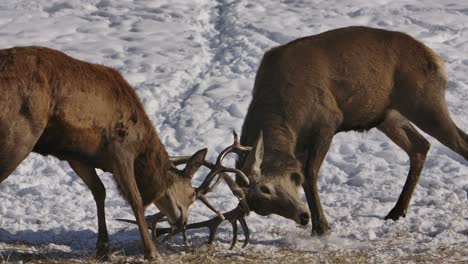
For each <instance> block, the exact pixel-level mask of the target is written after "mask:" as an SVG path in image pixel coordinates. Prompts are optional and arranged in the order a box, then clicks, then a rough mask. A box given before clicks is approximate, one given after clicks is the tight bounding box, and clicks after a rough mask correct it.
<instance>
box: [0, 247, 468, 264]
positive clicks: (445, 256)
mask: <svg viewBox="0 0 468 264" xmlns="http://www.w3.org/2000/svg"><path fill="white" fill-rule="evenodd" d="M124 248H125V250H123V249H121V250H117V251H113V252H112V256H111V260H112V261H111V262H98V261H97V260H96V259H94V258H93V255H92V254H93V252H91V251H90V252H84V253H83V252H81V253H73V252H62V251H57V250H51V249H50V246H47V247H41V246H34V247H33V249H31V246H30V245H26V244H21V243H18V244H14V245H8V246H7V247H3V246H2V248H0V254H1V259H0V263H2V264H3V263H23V264H24V263H39V264H42V263H53V264H65V263H67V264H68V263H71V264H73V263H129V264H136V263H171V264H172V263H174V264H177V263H189V264H192V263H193V264H194V263H197V264H198V263H222V264H231V263H242V264H250V263H252V264H253V263H255V264H257V263H266V264H276V263H278V264H279V263H281V264H283V263H337V264H340V263H468V249H467V247H466V245H450V246H441V247H438V248H434V249H430V250H427V251H425V252H423V253H418V254H395V250H401V249H394V248H393V249H392V248H391V247H381V245H379V246H378V247H372V248H366V249H354V250H349V249H347V250H328V251H324V252H310V251H301V250H295V249H291V248H287V247H281V246H279V247H272V246H269V247H265V248H264V249H263V250H262V249H256V250H249V248H248V247H247V248H246V249H243V250H240V249H238V250H233V251H229V250H227V249H226V246H225V245H221V244H215V245H213V246H200V247H180V246H179V247H170V246H169V247H164V248H162V249H161V251H162V252H163V256H162V259H161V261H160V262H157V261H153V262H148V261H144V260H143V259H142V254H141V252H140V250H141V247H140V245H139V243H134V242H130V243H129V244H127V245H125V246H124ZM399 255H401V256H399Z"/></svg>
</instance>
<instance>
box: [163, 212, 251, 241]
mask: <svg viewBox="0 0 468 264" xmlns="http://www.w3.org/2000/svg"><path fill="white" fill-rule="evenodd" d="M245 216H246V213H245V210H244V209H243V208H242V206H241V205H240V204H239V205H238V206H237V207H236V208H234V209H233V210H231V211H229V212H227V213H225V214H224V217H225V219H226V220H228V221H229V222H230V223H231V224H232V227H233V241H232V242H231V245H230V249H232V248H233V247H234V246H235V245H236V242H237V237H238V234H237V233H238V227H237V221H239V223H240V224H241V227H242V230H243V231H244V236H245V240H244V244H243V246H242V247H245V246H246V245H247V244H248V243H249V239H250V232H249V228H248V226H247V223H246V222H245V219H244V217H245ZM222 222H223V220H222V219H221V218H220V217H219V216H216V217H214V218H211V219H209V220H206V221H203V222H199V223H193V224H189V225H187V227H186V229H185V230H190V229H198V228H203V227H207V228H208V229H209V230H210V234H209V237H208V241H207V244H212V243H213V241H214V239H215V236H216V232H217V230H218V227H219V225H220V224H221V223H222ZM180 232H184V230H181V229H176V230H174V229H171V228H158V229H157V230H156V234H157V236H158V237H159V236H162V235H164V234H168V233H169V235H167V236H166V237H165V238H164V239H163V240H166V239H167V238H168V237H169V236H170V234H171V233H172V235H175V234H177V233H180Z"/></svg>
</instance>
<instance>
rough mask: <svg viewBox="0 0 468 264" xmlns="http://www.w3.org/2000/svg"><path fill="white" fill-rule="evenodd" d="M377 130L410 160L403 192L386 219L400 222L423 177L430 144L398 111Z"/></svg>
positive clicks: (390, 113)
mask: <svg viewBox="0 0 468 264" xmlns="http://www.w3.org/2000/svg"><path fill="white" fill-rule="evenodd" d="M377 128H378V129H379V130H380V131H382V132H383V133H385V135H387V136H388V137H389V138H390V139H391V140H392V141H393V142H394V143H395V144H397V145H398V146H399V147H401V148H402V149H403V150H404V151H405V152H406V154H408V156H409V159H410V170H409V172H408V177H407V178H406V182H405V185H404V187H403V191H402V192H401V194H400V197H399V198H398V202H397V203H396V205H395V207H393V209H392V210H391V211H390V212H389V213H388V215H387V216H386V217H385V219H392V220H398V218H400V217H405V216H406V210H407V209H408V205H409V203H410V200H411V196H412V195H413V192H414V189H415V187H416V184H417V182H418V179H419V176H420V175H421V171H422V169H423V166H424V162H425V161H426V155H427V152H428V151H429V147H430V144H429V142H428V141H427V140H426V139H425V138H424V137H423V136H422V135H421V134H420V133H419V132H418V131H417V130H416V129H415V128H414V127H413V125H411V123H410V122H409V121H408V120H407V119H406V118H404V117H403V116H401V115H400V113H398V112H396V111H391V112H389V114H387V116H386V118H385V120H384V122H383V123H382V124H380V125H379V126H378V127H377Z"/></svg>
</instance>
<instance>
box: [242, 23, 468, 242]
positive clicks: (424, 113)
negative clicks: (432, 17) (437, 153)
mask: <svg viewBox="0 0 468 264" xmlns="http://www.w3.org/2000/svg"><path fill="white" fill-rule="evenodd" d="M446 82H447V75H446V71H445V67H444V63H443V61H442V59H441V58H440V57H439V56H438V55H437V54H436V53H435V52H434V51H433V50H432V49H430V48H429V47H427V46H426V45H424V44H423V43H421V42H419V41H417V40H416V39H414V38H413V37H411V36H409V35H407V34H405V33H402V32H395V31H388V30H384V29H376V28H369V27H356V26H353V27H346V28H339V29H334V30H330V31H327V32H323V33H321V34H318V35H313V36H308V37H303V38H299V39H296V40H294V41H291V42H289V43H287V44H284V45H282V46H278V47H275V48H272V49H271V50H269V51H267V52H266V53H265V54H264V56H263V58H262V60H261V63H260V66H259V68H258V71H257V74H256V77H255V82H254V88H253V92H252V101H251V103H250V106H249V108H248V111H247V115H246V117H245V120H244V124H243V126H242V134H241V139H240V143H241V144H242V145H245V146H252V147H253V149H252V151H250V152H248V153H244V155H242V156H241V157H240V158H239V159H238V161H237V167H238V168H240V169H241V170H242V171H243V172H244V173H245V174H246V175H247V176H248V177H249V180H250V184H249V185H248V186H247V185H245V184H244V185H243V184H242V183H241V182H239V185H240V186H241V187H242V188H244V189H245V191H246V193H247V194H246V197H247V202H248V205H249V207H250V210H252V211H254V212H256V213H257V214H260V215H268V214H278V215H280V216H283V217H286V218H289V219H292V220H295V221H296V222H299V223H300V224H303V225H305V224H307V222H308V220H309V215H308V214H307V213H305V209H304V203H303V202H302V201H301V199H300V198H301V197H300V195H299V192H298V190H299V188H300V187H302V188H303V190H304V193H305V196H306V199H307V204H308V207H309V211H310V214H311V222H312V232H311V234H312V235H324V234H327V233H329V232H330V227H329V224H328V222H327V219H326V217H325V214H324V213H323V209H322V206H321V203H320V198H319V189H318V187H317V179H318V176H319V169H320V167H321V164H322V163H323V161H324V159H325V156H326V154H327V152H328V150H329V147H330V145H331V142H332V139H333V137H334V135H335V134H337V133H340V132H347V131H358V132H363V131H367V130H370V129H372V128H377V129H378V130H380V131H381V132H383V133H384V134H385V135H386V136H387V137H388V138H389V139H390V140H391V141H393V142H394V143H395V144H396V145H397V146H399V147H400V148H401V149H403V150H404V151H405V153H406V154H407V155H408V157H409V161H410V168H409V172H408V175H407V179H406V182H405V184H404V187H403V190H402V192H401V194H400V196H399V198H398V200H397V202H396V204H395V206H394V207H393V209H391V210H390V212H389V213H388V214H387V215H386V216H385V219H392V220H395V221H396V220H398V219H400V218H401V217H405V216H406V212H407V209H408V206H409V203H410V199H411V196H412V194H413V192H414V190H415V187H416V185H417V182H418V179H419V177H420V174H421V171H422V169H423V166H424V162H425V160H426V156H427V153H428V151H429V148H430V143H429V142H428V141H427V140H426V139H425V137H424V136H422V135H421V133H420V132H418V130H417V129H416V128H415V126H416V127H418V128H419V129H421V130H422V131H424V132H425V133H427V134H428V135H430V136H432V137H434V138H435V139H437V140H438V141H439V142H440V143H442V144H443V145H445V146H447V147H448V148H450V149H451V150H453V151H454V152H456V153H458V154H459V155H461V156H462V157H463V158H464V159H465V160H468V136H467V134H466V133H465V132H463V131H462V129H460V128H459V127H457V126H456V124H455V123H454V121H453V120H452V119H451V117H450V114H449V110H448V107H447V103H446V101H445V87H446Z"/></svg>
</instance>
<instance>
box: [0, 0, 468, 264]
mask: <svg viewBox="0 0 468 264" xmlns="http://www.w3.org/2000/svg"><path fill="white" fill-rule="evenodd" d="M349 25H369V26H374V27H380V28H387V29H391V30H398V31H403V32H406V33H409V34H411V35H412V36H414V37H416V38H417V39H419V40H421V41H422V42H424V43H425V44H427V45H428V46H430V47H432V48H433V49H434V50H435V51H436V52H437V53H438V54H440V55H441V56H442V58H443V59H444V61H445V62H446V64H447V71H448V78H449V83H448V87H447V101H448V104H449V108H450V112H451V114H452V117H453V119H454V120H455V121H456V123H457V124H458V126H459V127H461V128H462V129H463V130H464V131H468V114H467V109H468V2H467V1H464V0H450V1H439V0H427V1H423V0H378V1H371V0H355V1H339V0H327V1H319V0H310V1H307V0H302V1H301V0H283V1H274V0H270V1H268V0H256V1H253V0H252V1H246V0H237V1H232V0H218V1H215V0H194V1H187V0H160V1H144V0H122V1H111V0H81V1H79V0H70V1H56V0H53V1H49V0H16V1H11V0H1V1H0V48H8V47H12V46H21V45H42V46H48V47H52V48H56V49H59V50H62V51H64V52H66V53H68V54H70V55H72V56H74V57H76V58H80V59H83V60H87V61H91V62H96V63H102V64H106V65H109V66H113V67H115V68H116V69H118V70H119V71H120V72H122V74H123V75H124V76H125V77H126V79H127V80H129V82H130V83H131V84H132V85H133V86H134V88H135V90H136V91H137V93H138V95H139V96H140V98H141V100H142V101H143V103H144V106H145V108H146V110H147V113H148V115H149V116H150V117H151V119H152V120H153V121H154V124H155V125H156V127H157V130H158V131H159V134H160V137H161V139H162V141H163V143H164V144H165V146H166V147H167V149H168V151H169V153H171V154H191V153H193V152H194V151H196V150H197V149H200V148H203V147H209V157H210V159H213V158H214V157H215V155H216V154H217V153H218V152H219V151H220V150H221V149H222V148H223V147H224V146H226V145H227V144H230V142H231V140H232V139H231V132H230V131H231V130H232V129H235V130H237V131H240V129H241V125H242V122H243V117H244V116H245V114H246V111H247V106H248V104H249V101H250V98H251V96H250V93H251V89H252V84H253V80H254V77H255V72H256V69H257V67H258V64H259V62H260V59H261V57H262V54H263V53H264V52H265V51H266V50H268V49H269V48H271V47H274V46H277V45H280V44H284V43H286V42H288V41H290V40H293V39H295V38H298V37H301V36H306V35H312V34H316V33H319V32H323V31H325V30H329V29H333V28H337V27H344V26H349ZM428 138H429V140H430V141H431V143H432V147H431V150H430V153H429V156H428V159H427V162H426V166H425V169H424V171H423V174H422V176H421V179H420V181H419V185H418V186H417V189H416V191H415V193H414V195H413V199H412V202H411V205H410V209H409V211H408V214H407V216H406V218H405V219H402V220H401V221H398V222H393V221H390V220H389V221H385V220H383V217H384V216H385V215H386V213H387V212H388V211H389V210H390V209H391V208H392V207H393V205H394V204H395V202H396V199H397V197H398V195H399V194H400V191H401V189H402V186H403V183H404V181H405V179H406V174H407V171H408V167H409V162H408V158H407V156H406V155H405V153H404V152H403V151H402V150H400V149H399V148H398V147H396V146H395V145H394V144H393V143H391V142H390V141H389V140H387V138H386V137H385V136H384V135H383V134H381V133H380V132H378V131H374V130H372V131H369V132H368V133H364V134H358V133H346V134H340V135H338V136H336V137H335V139H334V141H333V145H332V148H331V150H330V152H329V153H328V156H327V159H326V161H325V163H324V165H323V167H322V169H321V171H320V174H321V178H320V182H319V187H320V195H321V198H322V202H323V206H324V210H325V213H326V215H327V216H328V219H329V222H330V224H331V227H332V228H333V232H332V234H331V235H329V236H328V237H324V238H316V237H310V235H309V233H310V228H306V229H301V228H298V227H296V225H295V224H294V223H293V222H292V221H289V220H286V219H283V218H281V217H277V216H271V217H260V216H257V215H255V214H251V215H250V216H249V217H248V219H247V220H248V223H249V224H250V228H251V231H252V233H253V234H252V241H251V244H250V245H249V246H248V248H246V249H243V250H241V249H239V247H237V248H236V249H235V250H234V251H227V247H228V244H229V243H228V242H229V239H230V238H231V232H230V227H229V226H228V225H226V226H223V227H222V228H221V230H220V232H219V236H218V239H217V241H218V242H217V244H216V245H215V246H216V248H217V249H218V250H219V249H220V250H222V251H223V252H225V254H226V255H225V256H226V257H230V256H231V257H232V256H237V257H238V258H241V257H240V256H242V255H244V254H257V255H259V256H260V255H261V256H263V257H264V258H265V257H266V259H268V258H269V257H271V259H272V260H276V261H280V259H281V258H280V257H278V258H277V257H275V254H276V252H278V254H279V255H278V256H281V255H280V252H284V251H285V250H286V251H294V252H296V251H297V252H301V253H298V254H303V255H304V256H306V258H305V259H307V256H310V259H313V258H315V257H317V256H325V257H324V259H325V260H327V258H326V256H330V255H333V256H336V255H340V254H341V255H342V256H349V255H353V254H354V253H353V252H359V256H363V259H364V260H365V261H370V262H400V261H403V262H406V261H418V260H425V259H426V260H427V259H429V260H430V261H435V262H439V263H446V262H448V261H454V262H462V261H467V262H468V249H467V248H468V199H467V195H468V162H467V161H466V160H464V159H463V158H462V157H460V156H458V155H457V154H455V153H454V152H452V151H450V150H449V149H447V148H446V147H444V146H443V145H441V144H440V143H438V142H437V141H435V140H434V139H432V138H430V137H429V136H428ZM101 178H102V179H103V181H104V184H105V186H106V187H107V200H106V214H107V223H108V227H109V231H110V233H111V247H112V249H113V250H115V251H118V252H120V254H124V255H125V254H128V252H130V251H132V250H133V253H132V254H133V255H134V256H136V257H137V258H139V257H141V254H142V251H141V247H140V244H139V243H140V242H139V235H138V231H137V229H136V227H135V226H129V225H127V224H123V223H119V222H116V221H114V219H116V218H130V219H132V218H133V214H132V213H131V209H130V207H129V206H128V205H127V204H126V203H125V201H124V200H123V199H122V198H121V197H119V195H118V193H117V191H116V188H115V184H114V182H113V179H112V176H111V175H110V174H103V173H101ZM199 183H200V181H199V179H198V180H195V181H194V185H196V184H199ZM229 193H230V192H229V191H228V189H227V187H225V186H222V187H221V188H220V189H219V190H218V191H217V192H216V193H214V194H212V195H211V196H210V197H211V198H212V199H211V200H212V201H214V203H215V204H216V205H217V207H218V208H221V209H224V210H228V209H231V208H232V207H234V206H235V204H236V201H235V200H234V199H233V198H232V197H231V195H229ZM153 212H155V209H154V208H151V210H148V211H147V213H153ZM0 215H1V217H0V253H1V254H2V256H3V257H4V258H6V257H8V255H11V257H12V259H13V258H14V256H15V254H16V255H18V253H28V254H31V255H33V256H34V254H37V255H40V254H46V253H50V252H52V253H54V254H56V255H52V257H54V256H58V257H59V258H60V257H61V256H65V258H66V257H67V256H68V255H67V254H71V256H75V257H76V258H78V259H80V256H91V255H92V254H93V252H94V247H95V241H96V232H97V221H96V212H95V204H94V201H93V198H92V196H91V193H90V192H89V191H88V190H87V188H86V186H85V185H84V184H83V183H82V182H81V180H79V179H78V177H77V176H76V175H75V174H74V173H73V172H72V171H71V169H70V168H69V166H68V165H67V164H66V163H64V162H60V161H58V160H57V159H55V158H51V157H48V158H44V157H41V156H39V155H36V154H31V155H30V156H29V157H28V158H27V159H26V160H25V161H24V162H23V163H22V164H21V165H20V166H19V167H18V168H17V170H16V171H15V172H14V173H13V174H12V175H11V176H10V177H9V178H8V179H7V180H6V181H4V182H3V183H2V184H1V185H0ZM211 216H212V213H210V212H209V211H208V210H207V209H206V208H205V207H204V206H202V205H201V204H199V203H196V204H195V205H194V206H193V207H192V208H191V221H199V220H204V219H207V218H208V217H211ZM206 237H207V231H206V230H199V231H194V232H191V234H190V240H191V242H192V243H193V244H194V245H198V246H201V245H202V242H203V241H205V239H206ZM25 245H26V246H25ZM29 245H31V246H29ZM183 250H184V248H183V247H173V248H169V250H166V255H171V254H174V255H180V254H183ZM174 251H175V252H176V253H173V252H174ZM122 252H123V253H122ZM48 256H50V255H48ZM241 259H242V258H241ZM303 260H304V259H303ZM322 260H323V259H322ZM344 261H345V262H346V261H351V259H347V258H344ZM273 262H274V261H273Z"/></svg>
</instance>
